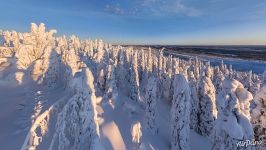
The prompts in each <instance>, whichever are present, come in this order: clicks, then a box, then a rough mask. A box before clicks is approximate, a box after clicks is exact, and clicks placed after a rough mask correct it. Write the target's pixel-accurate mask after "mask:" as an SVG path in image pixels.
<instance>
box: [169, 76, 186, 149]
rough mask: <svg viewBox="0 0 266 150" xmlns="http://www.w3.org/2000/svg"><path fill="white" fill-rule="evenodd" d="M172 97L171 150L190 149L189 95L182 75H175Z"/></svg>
mask: <svg viewBox="0 0 266 150" xmlns="http://www.w3.org/2000/svg"><path fill="white" fill-rule="evenodd" d="M173 85H174V96H173V100H172V107H171V150H188V149H190V146H189V145H190V140H189V132H190V128H189V124H190V109H191V108H190V107H191V94H190V89H189V85H188V82H187V80H186V78H185V77H184V76H183V75H180V74H178V75H175V80H174V83H173Z"/></svg>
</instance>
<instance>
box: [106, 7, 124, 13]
mask: <svg viewBox="0 0 266 150" xmlns="http://www.w3.org/2000/svg"><path fill="white" fill-rule="evenodd" d="M104 11H106V12H109V13H113V14H116V15H123V14H124V10H123V9H122V8H120V7H118V6H112V5H105V8H104Z"/></svg>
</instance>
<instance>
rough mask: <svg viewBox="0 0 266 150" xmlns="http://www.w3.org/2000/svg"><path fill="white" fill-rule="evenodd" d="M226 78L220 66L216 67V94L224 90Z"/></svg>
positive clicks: (214, 77) (214, 81) (214, 80)
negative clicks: (223, 85)
mask: <svg viewBox="0 0 266 150" xmlns="http://www.w3.org/2000/svg"><path fill="white" fill-rule="evenodd" d="M223 80H224V75H223V73H222V71H220V69H219V68H218V67H215V68H214V76H213V84H214V87H215V89H216V94H217V93H218V92H219V91H221V90H222V83H223Z"/></svg>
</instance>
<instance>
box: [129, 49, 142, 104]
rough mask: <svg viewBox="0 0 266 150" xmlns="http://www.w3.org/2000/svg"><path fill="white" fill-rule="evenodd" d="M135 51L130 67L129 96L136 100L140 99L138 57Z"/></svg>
mask: <svg viewBox="0 0 266 150" xmlns="http://www.w3.org/2000/svg"><path fill="white" fill-rule="evenodd" d="M136 54H137V53H134V55H133V58H132V63H131V65H130V69H129V87H130V88H129V97H130V98H131V99H132V100H134V101H136V102H137V101H139V100H140V92H139V76H138V57H137V55H136Z"/></svg>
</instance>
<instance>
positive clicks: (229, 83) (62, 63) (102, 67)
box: [0, 23, 266, 150]
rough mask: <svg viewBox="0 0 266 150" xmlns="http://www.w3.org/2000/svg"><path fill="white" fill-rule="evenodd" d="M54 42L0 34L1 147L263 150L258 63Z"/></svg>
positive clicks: (35, 32) (263, 101) (262, 83)
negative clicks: (253, 64)
mask: <svg viewBox="0 0 266 150" xmlns="http://www.w3.org/2000/svg"><path fill="white" fill-rule="evenodd" d="M55 34H56V30H47V29H46V28H45V25H44V24H43V23H41V24H39V25H37V24H35V23H32V24H31V28H30V31H29V32H25V33H21V32H17V31H2V32H1V40H0V41H1V46H0V145H1V148H0V149H5V150H13V149H14V150H17V149H21V150H26V149H29V150H35V149H38V150H53V149H55V150H57V149H59V150H68V149H69V150H83V149H84V150H85V149H86V150H126V149H127V150H190V149H191V150H265V149H266V145H265V144H266V113H265V110H266V70H265V69H266V63H265V61H263V60H261V61H259V62H258V61H252V60H239V59H235V58H223V57H219V58H212V57H207V56H206V57H195V56H192V55H191V56H190V55H187V54H183V55H182V54H179V55H176V54H171V53H170V54H169V53H166V52H165V50H164V49H158V48H149V47H145V48H139V47H134V46H132V47H131V46H126V47H124V46H119V45H111V44H109V43H105V42H103V41H102V40H97V39H95V40H84V39H83V40H81V39H80V38H79V37H77V36H70V37H66V36H57V35H55ZM184 57H185V59H184ZM228 62H231V65H230V63H228ZM234 62H235V63H234ZM242 62H246V63H242ZM249 63H259V64H260V65H259V66H257V65H256V66H252V67H250V68H248V69H247V68H245V67H246V65H247V64H249ZM243 68H244V69H243ZM264 70H265V71H264Z"/></svg>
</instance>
